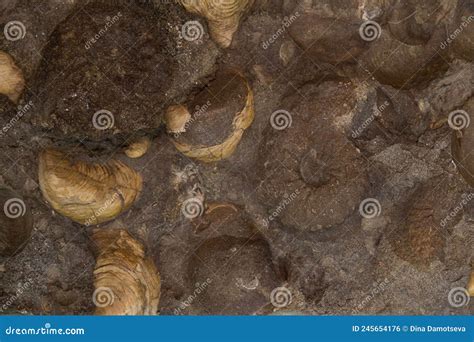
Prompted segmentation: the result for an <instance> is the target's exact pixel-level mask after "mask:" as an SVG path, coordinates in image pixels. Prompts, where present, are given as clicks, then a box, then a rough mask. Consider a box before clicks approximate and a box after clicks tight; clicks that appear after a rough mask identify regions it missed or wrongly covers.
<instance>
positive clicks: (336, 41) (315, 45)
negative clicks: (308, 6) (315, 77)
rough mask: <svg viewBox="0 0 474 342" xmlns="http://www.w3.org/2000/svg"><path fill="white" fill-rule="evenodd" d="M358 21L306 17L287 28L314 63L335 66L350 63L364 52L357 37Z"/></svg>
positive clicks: (364, 46) (364, 45)
mask: <svg viewBox="0 0 474 342" xmlns="http://www.w3.org/2000/svg"><path fill="white" fill-rule="evenodd" d="M359 26H360V23H359V22H358V21H354V20H353V21H342V20H340V19H330V18H322V17H321V16H319V15H317V14H314V13H309V14H305V15H303V16H301V18H298V19H297V20H295V22H294V23H292V24H291V26H290V27H289V29H288V30H289V33H290V36H291V37H292V38H293V39H294V40H295V42H296V43H297V44H298V45H299V46H301V47H302V48H303V49H304V50H305V51H306V50H307V51H308V54H309V55H310V56H312V57H313V58H314V59H316V60H318V61H322V62H327V63H332V64H338V63H341V62H347V61H353V60H354V58H356V57H358V56H359V55H360V54H361V53H362V52H363V51H364V50H365V49H367V46H366V43H365V42H364V41H363V40H362V39H361V38H360V36H359Z"/></svg>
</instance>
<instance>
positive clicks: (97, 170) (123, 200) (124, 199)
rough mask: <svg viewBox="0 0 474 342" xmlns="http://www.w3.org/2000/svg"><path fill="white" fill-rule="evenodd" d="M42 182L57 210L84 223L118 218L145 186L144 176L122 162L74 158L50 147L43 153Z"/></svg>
mask: <svg viewBox="0 0 474 342" xmlns="http://www.w3.org/2000/svg"><path fill="white" fill-rule="evenodd" d="M39 183H40V188H41V191H42V193H43V196H44V198H45V199H46V200H47V201H48V202H49V204H50V205H51V206H52V207H53V208H54V209H55V210H56V211H57V212H59V213H60V214H62V215H64V216H66V217H69V218H70V219H72V220H74V221H76V222H79V223H81V224H85V225H91V224H99V223H102V222H106V221H109V220H111V219H113V218H115V217H116V216H118V215H119V214H120V213H122V212H123V211H125V210H127V209H128V208H130V206H131V205H132V204H133V203H134V202H135V200H136V199H137V197H138V195H139V194H140V191H141V189H142V177H141V176H140V175H139V174H138V173H137V172H136V171H134V170H132V169H131V168H130V167H128V166H127V165H125V164H124V163H122V162H121V161H117V160H113V159H112V160H109V161H107V162H105V163H89V162H84V161H71V160H70V159H69V157H68V156H67V155H65V154H64V153H62V152H60V151H57V150H51V149H50V150H45V151H43V152H42V153H41V155H40V160H39Z"/></svg>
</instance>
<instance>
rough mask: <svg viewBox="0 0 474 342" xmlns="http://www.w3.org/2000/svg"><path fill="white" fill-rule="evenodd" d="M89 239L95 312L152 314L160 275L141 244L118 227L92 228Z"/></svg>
mask: <svg viewBox="0 0 474 342" xmlns="http://www.w3.org/2000/svg"><path fill="white" fill-rule="evenodd" d="M93 240H94V242H95V243H96V245H97V249H98V256H97V261H96V265H95V269H94V288H95V291H94V294H93V298H92V299H93V302H94V304H95V305H96V310H95V313H96V315H155V314H156V313H157V311H158V303H159V300H160V276H159V274H158V271H157V269H156V267H155V265H154V263H153V261H152V260H151V259H150V258H149V257H146V256H145V251H144V247H143V246H142V244H141V243H140V242H138V241H137V240H135V239H134V238H133V237H132V236H130V234H129V233H128V232H127V231H125V230H122V229H96V230H95V231H94V234H93Z"/></svg>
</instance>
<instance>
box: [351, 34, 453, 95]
mask: <svg viewBox="0 0 474 342" xmlns="http://www.w3.org/2000/svg"><path fill="white" fill-rule="evenodd" d="M443 37H444V31H443V30H441V29H438V30H436V31H435V32H434V33H433V35H432V36H431V37H430V39H429V40H428V42H426V43H425V44H423V45H409V44H406V43H404V42H401V41H399V40H398V39H396V38H395V37H393V35H392V34H391V33H390V31H388V30H382V31H381V33H380V37H379V38H378V39H377V40H375V41H372V42H371V43H370V48H369V50H368V51H367V52H365V53H364V54H363V55H362V56H361V57H360V59H359V62H360V64H361V65H362V66H364V67H365V68H367V69H368V70H369V71H370V72H371V73H372V74H373V75H374V77H375V78H376V79H377V81H379V82H380V83H382V84H388V85H391V86H393V87H395V88H403V89H408V88H412V87H413V86H415V85H418V84H420V83H426V82H429V81H431V80H433V79H434V78H436V76H437V75H439V74H440V73H442V72H444V71H446V70H447V68H448V63H447V62H446V61H445V60H444V59H443V57H441V56H440V55H439V54H438V53H437V51H438V50H439V48H440V44H441V42H442V40H443Z"/></svg>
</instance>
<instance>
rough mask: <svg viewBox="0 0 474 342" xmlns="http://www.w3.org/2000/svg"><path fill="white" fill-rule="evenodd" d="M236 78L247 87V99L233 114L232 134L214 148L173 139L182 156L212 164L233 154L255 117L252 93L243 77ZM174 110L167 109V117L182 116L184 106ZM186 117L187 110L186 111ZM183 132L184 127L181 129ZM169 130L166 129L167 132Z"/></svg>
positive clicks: (176, 107)
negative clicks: (240, 108)
mask: <svg viewBox="0 0 474 342" xmlns="http://www.w3.org/2000/svg"><path fill="white" fill-rule="evenodd" d="M238 77H240V78H241V80H242V81H243V82H244V83H245V85H246V87H247V99H246V102H245V106H244V108H243V109H242V110H241V111H240V112H238V113H236V114H235V117H234V121H233V122H232V133H231V134H230V135H229V136H228V137H227V138H226V139H225V140H224V142H222V143H221V144H218V145H214V146H196V145H190V144H187V143H183V142H180V141H179V140H178V139H176V137H175V139H173V143H174V145H175V147H176V148H177V149H178V151H180V152H181V153H183V154H184V155H186V156H188V157H190V158H195V159H198V160H201V161H203V162H214V161H219V160H221V159H226V158H228V157H229V156H231V155H232V153H234V151H235V149H236V148H237V145H238V144H239V142H240V140H241V139H242V135H243V134H244V131H245V130H246V129H247V128H248V127H250V125H251V124H252V122H253V120H254V117H255V110H254V99H253V92H252V89H251V88H250V85H249V84H248V82H247V81H246V80H245V78H244V77H243V76H241V75H240V74H238ZM173 107H174V108H175V109H174V110H170V109H168V116H169V117H172V116H173V115H177V116H181V117H182V116H183V108H186V107H184V106H173ZM186 111H187V113H188V115H189V116H190V117H191V114H189V110H187V109H186ZM186 117H187V116H186ZM182 121H183V122H185V123H186V122H188V121H189V120H186V121H184V120H182ZM182 129H183V130H185V126H183V127H182ZM170 130H171V129H170V128H169V127H168V131H170Z"/></svg>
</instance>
